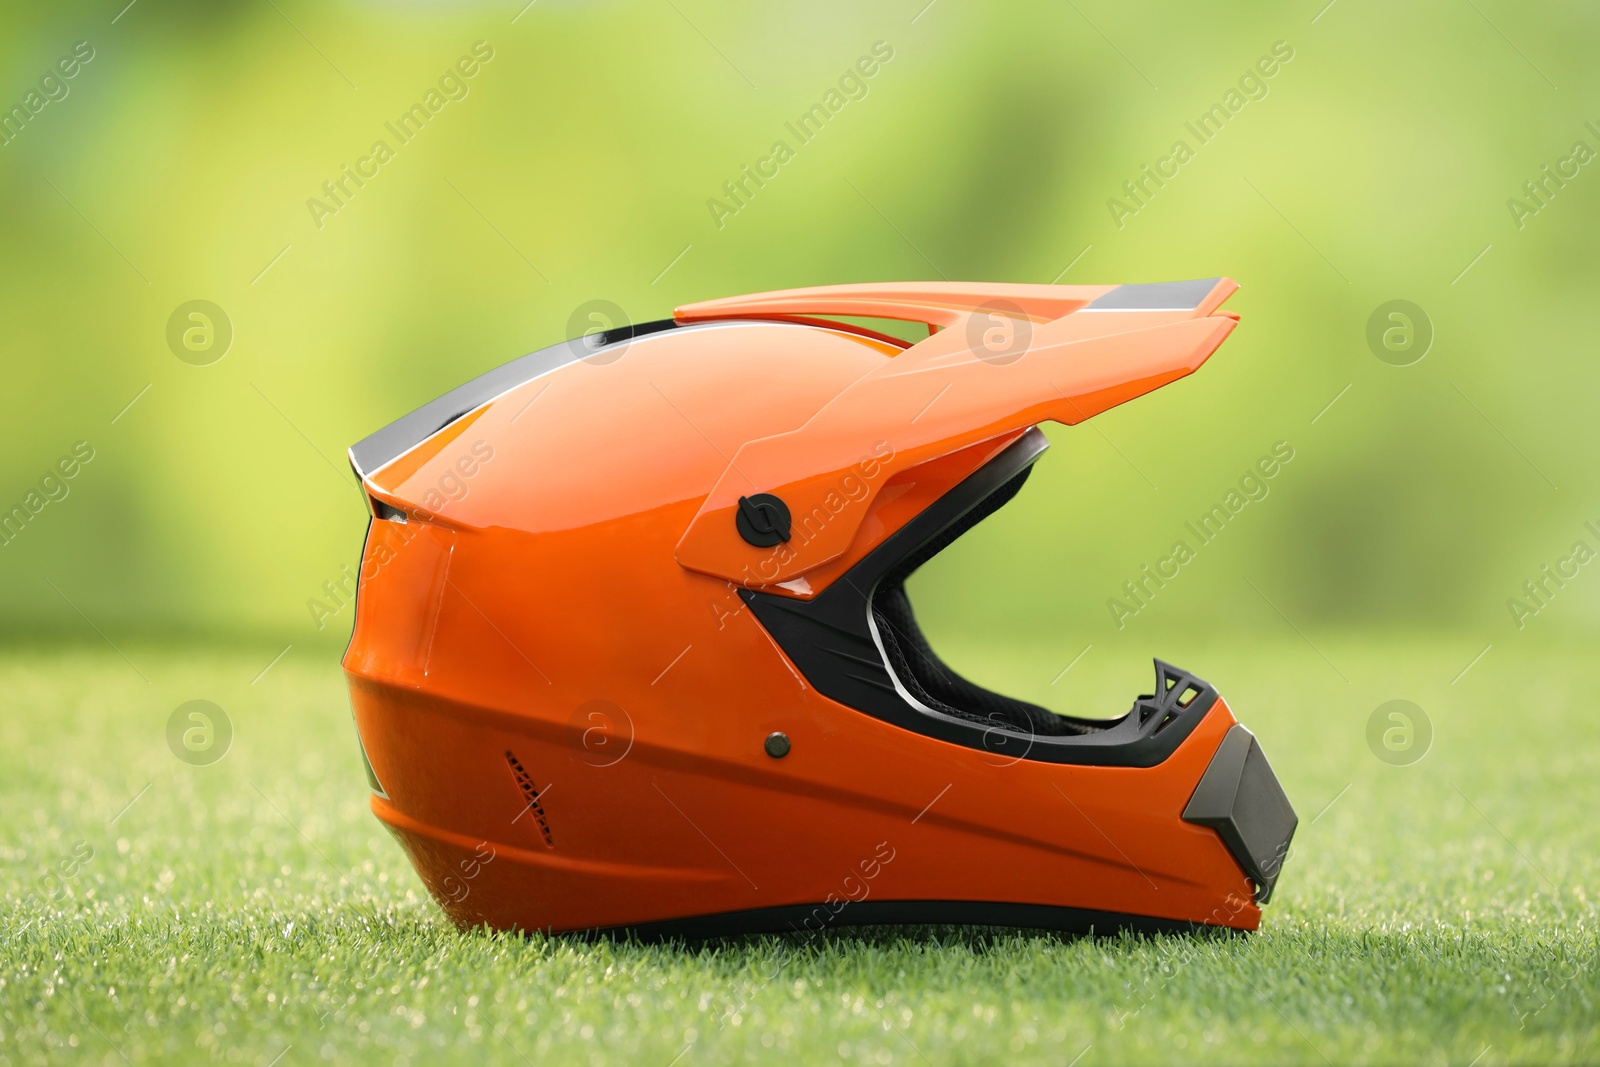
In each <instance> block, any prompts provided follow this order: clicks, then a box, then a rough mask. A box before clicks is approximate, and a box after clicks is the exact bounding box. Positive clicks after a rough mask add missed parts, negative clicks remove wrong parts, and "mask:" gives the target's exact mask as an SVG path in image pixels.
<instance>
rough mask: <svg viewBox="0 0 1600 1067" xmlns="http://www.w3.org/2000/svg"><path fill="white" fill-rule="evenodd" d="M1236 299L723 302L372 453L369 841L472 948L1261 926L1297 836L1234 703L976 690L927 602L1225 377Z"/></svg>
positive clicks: (896, 295) (1007, 293) (795, 296)
mask: <svg viewBox="0 0 1600 1067" xmlns="http://www.w3.org/2000/svg"><path fill="white" fill-rule="evenodd" d="M1235 288H1236V286H1235V285H1234V283H1233V282H1231V281H1228V280H1226V279H1212V280H1210V281H1207V282H1199V283H1174V284H1171V285H1165V286H1120V287H1116V286H1003V285H989V286H980V285H967V284H942V285H941V284H904V285H882V286H835V287H827V288H822V289H812V290H792V291H788V292H783V293H770V294H762V295H759V296H751V297H740V298H735V299H731V300H724V301H713V302H709V303H705V304H697V305H690V306H688V307H684V308H679V309H678V311H677V314H676V316H675V318H674V320H673V321H671V322H668V323H659V324H650V325H648V326H641V327H635V328H627V329H624V330H620V331H612V332H610V333H608V334H605V335H601V336H600V337H598V338H597V339H578V340H576V341H571V342H568V343H566V344H565V345H558V346H555V347H554V348H551V349H546V350H544V351H542V352H536V353H534V354H533V355H530V356H527V357H524V358H523V359H521V360H517V361H515V362H514V363H512V364H508V365H507V366H505V367H502V368H500V369H499V370H497V371H492V372H490V373H489V374H488V375H485V376H483V377H482V378H479V379H477V380H475V381H474V382H471V383H468V384H467V385H465V386H462V387H461V388H460V389H457V390H454V391H453V392H451V393H449V394H446V395H445V396H444V397H441V398H440V399H439V400H436V401H434V402H432V403H430V404H428V405H425V406H424V407H423V408H421V409H419V410H418V411H417V412H414V413H412V414H411V415H408V416H406V417H405V418H403V419H401V420H399V421H398V422H396V423H394V424H393V425H391V426H390V427H387V428H385V429H384V430H380V431H379V432H378V433H376V434H374V435H372V436H371V437H369V438H367V439H366V440H364V441H362V442H360V443H358V444H357V445H355V446H353V447H352V449H351V462H352V465H353V466H354V467H355V469H356V472H357V475H358V477H360V479H361V482H362V486H363V488H364V491H365V492H366V494H367V496H368V498H369V500H370V502H371V505H372V509H373V518H372V520H371V523H370V529H369V533H368V537H367V543H366V546H365V549H364V551H363V557H362V567H361V576H360V586H359V596H358V600H357V610H356V613H355V614H356V619H355V629H354V634H353V636H352V639H351V643H350V646H349V649H348V651H347V652H346V655H345V660H344V666H345V671H346V674H347V676H348V679H349V682H350V689H351V698H352V704H353V707H354V711H355V719H356V726H357V731H358V733H359V736H360V740H361V743H362V750H363V754H364V757H365V759H366V761H367V766H368V770H369V784H370V785H371V787H372V791H373V796H372V806H373V811H374V812H375V814H376V815H377V816H378V818H379V819H380V820H382V821H383V823H384V824H385V825H386V826H388V827H389V829H390V830H391V831H392V832H393V833H394V834H395V836H396V837H397V838H398V839H399V840H400V842H401V843H402V845H403V846H404V847H405V849H406V851H407V852H408V854H409V855H410V857H411V859H412V861H413V863H414V864H415V866H416V868H417V870H418V872H419V874H420V875H421V876H422V879H423V882H424V884H426V885H427V887H428V889H429V890H430V892H432V893H433V895H434V897H435V898H436V899H437V900H438V901H439V903H440V904H441V906H442V907H443V908H444V909H445V910H446V912H447V913H448V914H450V916H451V917H452V918H454V919H455V920H456V921H457V922H459V923H462V924H479V923H487V924H489V925H491V926H494V927H498V928H504V929H527V930H531V929H545V930H555V931H573V930H591V929H605V930H613V929H629V930H634V931H639V932H642V933H652V932H654V933H673V932H683V933H695V932H706V933H719V932H738V931H743V930H755V929H784V928H788V927H790V926H794V927H799V928H804V927H809V928H812V929H817V928H820V927H821V926H826V925H829V924H832V923H841V922H885V921H961V922H971V921H976V922H996V923H1002V924H1010V925H1027V926H1053V927H1060V928H1067V929H1084V928H1091V927H1092V928H1094V929H1099V930H1109V929H1113V928H1117V927H1122V926H1134V927H1138V928H1166V927H1171V926H1184V925H1187V924H1221V925H1225V926H1231V927H1238V928H1244V929H1251V928H1254V927H1255V926H1256V924H1257V923H1258V921H1259V916H1260V910H1259V903H1260V902H1262V901H1264V900H1265V897H1266V894H1267V893H1269V892H1270V890H1271V888H1272V885H1273V883H1274V882H1275V880H1276V877H1277V871H1278V865H1279V863H1280V862H1281V859H1282V853H1283V851H1284V850H1285V849H1286V848H1287V844H1288V839H1289V835H1290V834H1292V832H1293V828H1294V816H1293V812H1292V810H1291V809H1289V807H1288V804H1287V801H1286V800H1284V799H1283V794H1282V790H1281V789H1279V788H1278V786H1277V782H1276V780H1275V779H1274V778H1272V775H1271V771H1270V768H1267V766H1266V763H1265V759H1264V757H1261V756H1260V751H1259V747H1258V746H1256V745H1255V743H1254V740H1253V739H1251V738H1250V737H1249V734H1248V731H1244V730H1243V728H1242V727H1240V726H1238V725H1237V724H1236V722H1235V720H1234V718H1233V715H1232V713H1231V712H1230V711H1229V709H1228V706H1227V705H1226V703H1224V702H1223V700H1222V699H1221V698H1220V697H1219V696H1217V694H1216V693H1215V692H1214V691H1213V690H1211V688H1210V687H1209V686H1207V685H1206V684H1205V683H1204V682H1201V681H1200V680H1199V679H1197V678H1195V677H1194V676H1192V675H1188V674H1186V673H1185V672H1182V671H1178V670H1176V669H1174V668H1170V667H1167V666H1166V665H1164V664H1159V663H1158V684H1157V687H1156V690H1157V691H1156V693H1155V694H1152V695H1151V696H1148V697H1144V698H1141V700H1140V701H1139V702H1136V704H1135V706H1134V708H1133V709H1132V710H1131V711H1130V712H1128V714H1127V715H1124V716H1122V717H1121V718H1119V719H1115V720H1102V721H1092V720H1079V719H1070V718H1067V717H1063V716H1052V713H1050V712H1047V711H1044V709H1039V708H1034V707H1033V706H1032V705H1026V704H1024V703H1023V702H1020V701H1013V700H1011V699H1010V698H1007V697H1003V696H1000V695H999V694H990V693H988V692H987V691H984V690H979V689H977V687H975V686H972V685H971V683H967V682H965V681H964V680H963V679H959V677H958V676H955V675H954V673H953V672H949V671H948V668H945V667H944V666H943V665H942V664H941V663H939V662H938V660H937V658H936V657H934V656H932V653H931V650H928V649H927V648H926V642H925V641H922V640H921V638H920V632H919V631H916V629H915V622H914V618H913V617H912V615H911V613H910V607H909V601H906V600H905V598H904V593H903V588H902V587H901V583H903V581H904V577H905V575H906V574H908V573H910V570H913V569H915V566H916V565H919V564H920V562H922V561H923V559H925V558H926V557H927V556H928V555H931V554H932V552H933V551H937V548H938V547H942V544H943V543H947V542H948V540H949V539H952V538H953V537H954V536H957V535H958V534H959V532H960V530H961V529H964V528H965V526H967V525H970V524H971V523H972V522H975V521H977V519H978V518H979V517H981V515H982V514H987V513H988V511H989V510H992V509H993V508H994V507H998V506H999V505H1000V504H1002V503H1003V502H1004V500H1005V499H1009V496H1010V494H1012V493H1014V492H1015V491H1016V489H1017V488H1019V487H1020V485H1021V481H1022V479H1024V478H1025V477H1026V474H1027V470H1028V468H1029V467H1030V466H1031V464H1032V462H1034V461H1035V460H1036V459H1037V457H1038V455H1039V453H1040V452H1042V450H1043V443H1044V442H1043V438H1042V435H1040V434H1039V433H1038V431H1037V430H1036V429H1034V428H1033V427H1034V426H1035V424H1036V423H1038V422H1041V421H1045V420H1052V421H1057V422H1062V423H1067V424H1073V423H1076V422H1080V421H1082V420H1083V419H1085V418H1088V417H1091V416H1092V415H1094V414H1096V413H1098V412H1099V411H1102V410H1105V409H1106V408H1108V407H1111V406H1113V405H1115V404H1118V403H1121V402H1123V401H1125V400H1128V399H1132V398H1134V397H1136V396H1139V395H1141V394H1142V393H1145V392H1148V391H1149V390H1150V389H1153V388H1156V387H1158V386H1160V385H1163V384H1166V383H1167V382H1170V381H1172V380H1175V379H1176V378H1179V377H1182V376H1183V375H1186V374H1188V373H1191V372H1192V371H1194V370H1195V369H1196V368H1198V366H1199V365H1200V364H1201V363H1202V362H1204V360H1205V359H1206V358H1207V357H1208V356H1209V355H1210V354H1211V352H1212V351H1213V350H1215V348H1216V347H1217V345H1219V344H1220V343H1221V341H1222V340H1223V339H1224V338H1225V337H1226V336H1227V334H1228V333H1229V332H1230V331H1231V330H1232V328H1233V326H1234V325H1235V323H1236V318H1235V317H1234V316H1232V315H1230V314H1228V313H1224V312H1219V311H1218V310H1217V308H1218V305H1220V303H1221V302H1222V301H1223V300H1224V299H1225V298H1226V297H1227V295H1228V294H1229V293H1231V292H1232V291H1233V290H1234V289H1235ZM828 315H852V316H870V317H879V318H900V319H906V320H911V321H920V322H924V323H927V324H928V325H929V327H930V335H929V336H928V338H927V339H925V340H923V341H920V342H917V343H915V344H909V345H908V344H906V343H905V342H902V341H897V340H895V339H894V338H891V337H887V336H885V335H881V334H875V333H873V332H871V331H867V330H863V329H860V328H858V327H852V326H848V325H844V324H841V323H834V322H829V321H826V320H825V319H822V318H820V317H822V316H828ZM996 338H998V340H995V343H993V344H991V343H990V342H991V340H994V339H996ZM1018 338H1021V341H1020V343H1019V341H1018ZM941 539H943V540H941ZM902 602H903V603H902ZM930 657H931V659H930Z"/></svg>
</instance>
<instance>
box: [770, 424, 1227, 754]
mask: <svg viewBox="0 0 1600 1067" xmlns="http://www.w3.org/2000/svg"><path fill="white" fill-rule="evenodd" d="M1047 447H1049V441H1047V440H1046V439H1045V436H1044V434H1043V433H1041V432H1040V431H1039V430H1038V429H1037V428H1033V429H1029V430H1028V431H1027V432H1026V433H1024V434H1023V435H1022V436H1021V437H1019V438H1018V439H1017V440H1016V441H1015V442H1013V443H1012V444H1011V445H1010V446H1008V447H1007V448H1006V449H1005V450H1004V451H1002V452H1001V453H1000V454H999V455H997V456H996V457H995V458H994V459H992V460H990V461H989V462H988V463H986V464H985V465H984V466H982V467H980V468H979V469H978V470H976V471H974V472H973V473H972V474H970V475H968V476H967V478H966V479H964V480H963V481H962V482H961V483H960V484H959V485H957V486H956V487H955V488H954V489H951V490H950V491H949V492H947V493H946V494H945V495H944V496H942V497H940V498H939V499H938V500H936V501H934V503H933V504H932V505H930V506H929V507H928V508H927V509H926V510H925V511H923V512H922V514H920V515H918V516H916V517H915V518H914V519H912V520H911V521H910V522H908V523H906V525H905V526H903V527H902V528H901V529H899V530H897V531H895V533H893V534H891V535H890V536H889V537H888V538H887V539H886V540H885V541H884V542H883V543H882V544H881V545H879V546H878V547H877V548H875V549H873V550H872V551H871V552H870V553H868V554H867V555H866V556H865V557H864V558H862V559H861V560H860V562H858V563H856V565H855V566H853V567H851V568H850V569H849V570H848V571H846V572H845V573H844V574H842V575H840V576H839V577H838V578H837V579H836V580H835V581H834V582H833V584H831V585H829V586H828V588H827V589H825V590H823V591H822V592H821V593H819V594H817V595H816V596H815V597H814V598H812V599H811V600H796V599H794V598H792V597H786V596H780V595H777V594H774V593H762V592H757V591H753V590H749V589H741V590H740V591H739V595H740V596H741V597H743V598H744V600H745V602H746V603H747V604H749V605H750V608H751V610H752V611H753V612H754V614H755V616H756V619H757V620H758V621H759V622H760V623H761V624H762V625H763V626H765V627H766V629H767V632H768V633H769V634H771V635H772V638H773V640H774V641H776V642H777V644H778V646H779V647H780V648H781V649H782V650H783V651H784V653H785V654H786V655H787V656H788V657H789V659H790V660H791V661H792V662H793V663H794V665H795V666H796V667H798V668H799V670H800V672H801V673H802V674H804V675H805V677H806V680H807V681H809V682H810V683H811V685H812V686H813V687H814V688H815V689H816V690H817V691H818V692H819V693H821V694H822V695H823V696H826V697H828V698H829V699H831V700H836V701H838V702H839V703H841V704H844V705H846V706H848V707H851V708H854V709H856V710H857V711H860V712H864V713H865V714H868V715H872V716H874V717H876V718H879V719H883V720H884V721H886V722H890V723H893V724H895V725H896V726H900V727H904V728H905V729H907V730H913V731H915V732H917V733H920V734H927V735H929V736H931V737H937V738H939V739H941V740H944V741H950V742H953V743H955V744H958V745H965V746H966V747H968V748H976V749H982V750H984V751H986V752H989V753H991V754H993V755H994V756H996V757H998V758H1000V759H1002V760H1013V759H1031V760H1039V761H1041V762H1046V763H1072V764H1087V765H1094V766H1107V767H1153V766H1155V765H1156V764H1158V763H1160V762H1161V761H1162V760H1164V759H1166V758H1167V757H1168V756H1169V755H1171V754H1172V753H1173V752H1174V751H1175V750H1176V749H1177V747H1178V746H1179V745H1180V744H1182V743H1183V740H1184V738H1186V737H1188V736H1189V734H1190V732H1191V731H1193V729H1194V728H1195V726H1196V725H1197V724H1198V723H1199V722H1200V720H1201V719H1202V718H1204V717H1205V713H1206V712H1207V711H1208V710H1209V709H1210V708H1211V705H1212V704H1213V703H1215V702H1216V699H1217V691H1216V690H1215V689H1213V688H1212V687H1211V686H1210V685H1209V684H1207V683H1206V682H1203V681H1201V680H1200V679H1199V678H1196V677H1195V676H1194V675H1192V674H1189V673H1188V672H1186V671H1182V670H1179V669H1178V668H1176V667H1173V666H1171V665H1169V664H1166V663H1163V662H1161V661H1160V660H1157V661H1156V687H1155V692H1154V693H1153V694H1149V695H1145V696H1141V697H1140V698H1139V699H1138V700H1137V701H1135V702H1134V705H1133V707H1132V709H1130V710H1129V711H1128V713H1127V714H1126V715H1123V716H1122V717H1121V718H1117V719H1109V720H1107V719H1079V718H1073V717H1070V716H1066V715H1058V714H1056V713H1055V712H1052V711H1050V710H1049V709H1047V708H1042V707H1039V706H1038V705H1036V704H1030V703H1028V702H1027V701H1023V700H1016V699H1014V698H1012V697H1007V696H1004V695H1002V694H1000V693H995V692H992V691H990V690H987V689H984V688H983V687H981V686H978V685H974V684H973V683H972V682H970V681H968V680H967V679H965V678H963V677H961V676H960V675H959V674H957V673H956V672H955V671H954V670H952V669H951V668H950V667H949V666H947V665H946V664H945V663H944V662H943V661H941V660H940V659H939V657H938V656H937V655H936V654H935V653H934V651H933V650H932V648H930V647H929V645H928V642H927V640H926V638H924V637H923V635H922V631H921V629H920V628H919V627H918V626H917V622H916V617H915V615H914V614H913V612H912V610H911V604H910V601H909V600H908V599H907V597H906V594H905V587H904V582H905V580H906V578H908V577H909V576H910V575H911V573H912V572H913V571H915V570H916V569H917V568H918V567H920V566H921V565H922V564H924V563H926V562H927V561H928V560H929V559H931V558H933V556H934V555H936V554H937V553H939V552H940V551H941V550H943V549H944V548H945V547H946V546H948V545H949V544H950V543H951V542H952V541H954V540H955V539H956V538H958V537H960V536H961V534H963V533H965V532H966V531H967V530H969V529H971V528H972V527H973V526H974V525H976V524H977V523H978V522H979V521H981V520H982V519H983V518H985V517H986V516H988V515H990V514H992V513H993V512H994V511H996V510H997V509H999V508H1000V507H1001V506H1003V505H1004V504H1005V503H1006V502H1007V501H1008V500H1010V499H1011V497H1012V496H1014V495H1015V494H1016V492H1017V490H1018V489H1020V488H1021V487H1022V483H1023V481H1024V480H1025V479H1026V478H1027V476H1028V472H1029V470H1030V469H1031V468H1032V466H1033V463H1034V461H1035V460H1037V459H1038V458H1039V456H1040V454H1041V453H1043V452H1044V450H1045V449H1046V448H1047Z"/></svg>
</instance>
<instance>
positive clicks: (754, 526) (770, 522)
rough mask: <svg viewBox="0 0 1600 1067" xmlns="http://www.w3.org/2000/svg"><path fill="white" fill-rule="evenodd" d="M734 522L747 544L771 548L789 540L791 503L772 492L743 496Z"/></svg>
mask: <svg viewBox="0 0 1600 1067" xmlns="http://www.w3.org/2000/svg"><path fill="white" fill-rule="evenodd" d="M733 523H734V525H735V526H736V527H738V530H739V536H740V537H742V538H744V539H745V542H746V543H747V544H752V545H754V546H755V547H757V548H771V547H772V546H773V545H775V544H777V543H778V542H780V541H787V540H789V530H790V519H789V505H788V504H785V503H784V502H783V499H782V498H781V497H776V496H773V495H772V494H771V493H757V494H755V495H754V496H742V497H740V498H739V511H738V513H737V514H735V515H734V517H733Z"/></svg>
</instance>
